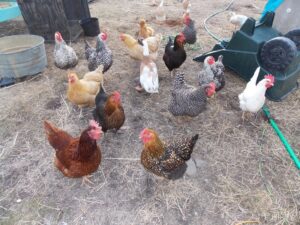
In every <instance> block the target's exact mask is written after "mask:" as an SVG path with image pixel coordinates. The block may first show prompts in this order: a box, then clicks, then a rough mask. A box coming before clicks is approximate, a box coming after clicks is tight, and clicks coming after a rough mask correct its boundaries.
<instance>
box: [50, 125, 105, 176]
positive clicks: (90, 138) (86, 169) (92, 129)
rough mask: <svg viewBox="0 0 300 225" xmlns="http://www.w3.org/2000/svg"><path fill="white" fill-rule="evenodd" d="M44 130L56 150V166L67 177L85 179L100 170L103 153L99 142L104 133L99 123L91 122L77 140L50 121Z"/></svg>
mask: <svg viewBox="0 0 300 225" xmlns="http://www.w3.org/2000/svg"><path fill="white" fill-rule="evenodd" d="M44 128H45V132H46V136H47V139H48V141H49V144H50V145H51V146H52V147H53V148H54V149H55V157H54V164H55V166H56V167H57V169H59V170H60V171H61V172H62V173H63V174H64V175H65V176H67V177H73V178H77V177H84V176H87V175H89V174H91V173H93V172H95V171H96V170H97V169H98V167H99V165H100V162H101V152H100V148H99V146H97V140H99V139H100V137H101V134H102V131H101V127H99V125H98V123H97V122H95V121H94V120H91V121H90V123H89V127H88V128H87V129H85V130H84V131H83V132H82V133H81V135H80V136H79V137H76V138H74V137H72V136H71V135H69V134H68V133H67V132H65V131H63V130H61V129H59V128H57V127H55V126H54V125H53V124H51V123H50V122H49V121H44ZM84 180H86V179H85V177H84ZM86 181H89V180H86Z"/></svg>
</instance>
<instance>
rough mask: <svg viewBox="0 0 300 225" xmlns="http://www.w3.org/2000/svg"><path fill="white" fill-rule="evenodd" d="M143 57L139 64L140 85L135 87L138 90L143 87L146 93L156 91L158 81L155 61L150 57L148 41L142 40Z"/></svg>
mask: <svg viewBox="0 0 300 225" xmlns="http://www.w3.org/2000/svg"><path fill="white" fill-rule="evenodd" d="M143 48H144V52H143V54H144V59H143V60H142V62H141V66H140V85H141V86H140V85H139V86H137V87H136V89H137V90H138V91H142V89H144V90H145V91H146V92H148V93H158V87H159V81H158V73H157V67H156V64H155V62H153V60H151V59H150V57H149V56H150V55H149V48H148V43H147V41H146V40H144V41H143Z"/></svg>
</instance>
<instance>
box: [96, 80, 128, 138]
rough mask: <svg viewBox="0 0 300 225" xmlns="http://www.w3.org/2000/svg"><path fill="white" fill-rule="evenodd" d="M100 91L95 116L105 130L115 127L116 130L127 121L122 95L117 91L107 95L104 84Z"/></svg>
mask: <svg viewBox="0 0 300 225" xmlns="http://www.w3.org/2000/svg"><path fill="white" fill-rule="evenodd" d="M100 85H101V87H100V91H99V93H98V94H97V96H96V99H95V103H96V108H95V110H94V111H93V116H94V119H95V120H96V121H98V122H99V124H100V125H101V126H102V130H103V132H106V131H107V130H111V129H114V130H115V131H116V132H117V131H118V130H119V129H120V128H121V127H122V126H123V124H124V122H125V113H124V109H123V106H122V104H121V95H120V93H119V92H117V91H115V92H113V93H112V94H111V95H109V96H107V94H106V93H105V91H104V88H103V86H102V84H100Z"/></svg>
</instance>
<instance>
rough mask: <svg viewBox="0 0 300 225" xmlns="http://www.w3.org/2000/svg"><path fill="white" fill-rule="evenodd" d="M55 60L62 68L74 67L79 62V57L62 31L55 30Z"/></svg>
mask: <svg viewBox="0 0 300 225" xmlns="http://www.w3.org/2000/svg"><path fill="white" fill-rule="evenodd" d="M54 38H55V47H54V62H55V65H56V66H57V67H58V68H60V69H68V68H71V67H74V66H76V65H77V63H78V57H77V55H76V53H75V51H74V49H73V48H72V47H70V46H68V45H67V44H66V42H65V41H64V39H63V38H62V36H61V33H59V32H55V34H54Z"/></svg>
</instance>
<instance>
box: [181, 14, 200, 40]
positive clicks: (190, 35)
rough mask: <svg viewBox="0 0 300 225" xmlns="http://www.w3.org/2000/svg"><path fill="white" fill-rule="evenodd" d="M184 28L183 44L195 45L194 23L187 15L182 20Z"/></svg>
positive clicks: (195, 32)
mask: <svg viewBox="0 0 300 225" xmlns="http://www.w3.org/2000/svg"><path fill="white" fill-rule="evenodd" d="M184 24H185V26H184V28H183V31H182V33H183V34H184V37H185V42H186V43H188V44H195V43H196V41H197V31H196V28H195V21H194V20H192V19H191V18H190V16H189V15H186V16H185V18H184Z"/></svg>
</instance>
